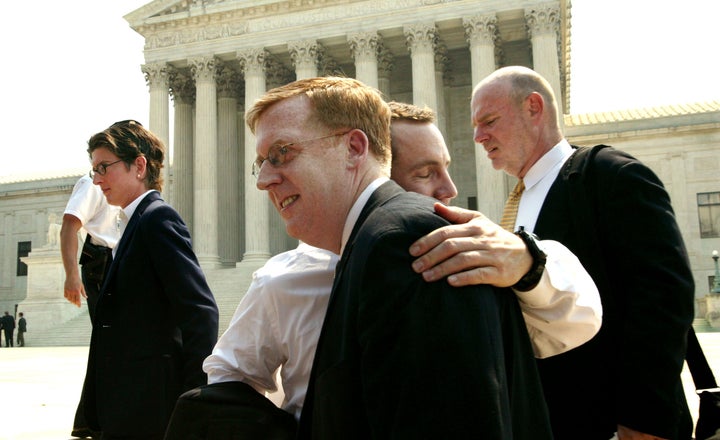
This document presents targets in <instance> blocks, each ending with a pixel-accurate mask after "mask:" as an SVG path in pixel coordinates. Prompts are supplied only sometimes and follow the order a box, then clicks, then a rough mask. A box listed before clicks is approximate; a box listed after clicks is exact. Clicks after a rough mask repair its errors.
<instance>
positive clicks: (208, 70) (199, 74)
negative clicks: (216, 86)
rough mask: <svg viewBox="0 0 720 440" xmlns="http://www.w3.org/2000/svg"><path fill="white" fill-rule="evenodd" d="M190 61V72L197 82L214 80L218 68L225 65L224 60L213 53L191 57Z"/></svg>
mask: <svg viewBox="0 0 720 440" xmlns="http://www.w3.org/2000/svg"><path fill="white" fill-rule="evenodd" d="M188 61H189V62H190V72H191V74H192V77H193V78H194V79H195V82H196V83H198V82H214V81H215V80H216V78H217V73H218V70H219V69H220V67H221V66H222V65H223V63H222V61H220V60H219V59H218V58H215V57H214V56H212V55H208V56H202V57H196V58H191V59H189V60H188Z"/></svg>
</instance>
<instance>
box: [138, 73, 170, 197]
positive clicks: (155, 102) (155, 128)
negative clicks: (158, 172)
mask: <svg viewBox="0 0 720 440" xmlns="http://www.w3.org/2000/svg"><path fill="white" fill-rule="evenodd" d="M141 69H142V72H143V73H144V74H145V82H146V83H147V84H148V86H149V88H150V115H149V116H150V120H149V122H148V125H147V128H148V129H149V130H150V131H152V132H153V133H154V134H155V135H156V136H157V137H159V138H160V140H161V141H163V143H164V144H165V160H164V167H163V182H164V184H165V185H167V184H168V182H169V181H170V179H169V176H170V100H169V97H170V76H171V75H172V73H173V67H172V66H170V65H169V64H166V63H152V64H143V65H142V66H141ZM130 119H131V118H130ZM163 192H167V190H165V191H163Z"/></svg>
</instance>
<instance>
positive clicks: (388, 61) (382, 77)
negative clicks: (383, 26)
mask: <svg viewBox="0 0 720 440" xmlns="http://www.w3.org/2000/svg"><path fill="white" fill-rule="evenodd" d="M377 63H378V64H377V67H378V90H380V92H381V93H382V94H383V96H384V97H385V99H387V100H389V99H390V74H391V73H392V71H393V69H394V68H395V57H394V56H393V54H392V53H391V52H390V51H389V50H388V48H387V47H385V45H381V46H380V48H379V49H378V61H377Z"/></svg>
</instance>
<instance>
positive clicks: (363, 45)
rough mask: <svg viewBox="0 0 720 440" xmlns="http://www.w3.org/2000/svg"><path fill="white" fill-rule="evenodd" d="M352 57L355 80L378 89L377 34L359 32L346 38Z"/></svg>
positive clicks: (378, 40) (379, 42)
mask: <svg viewBox="0 0 720 440" xmlns="http://www.w3.org/2000/svg"><path fill="white" fill-rule="evenodd" d="M347 39H348V44H349V45H350V51H351V54H352V57H353V58H354V59H355V78H356V79H358V80H360V81H362V82H363V83H365V84H367V85H368V86H370V87H375V88H376V89H379V82H378V47H379V45H380V44H381V39H380V36H379V35H378V33H377V32H361V33H356V34H352V35H348V36H347Z"/></svg>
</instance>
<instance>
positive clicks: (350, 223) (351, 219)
mask: <svg viewBox="0 0 720 440" xmlns="http://www.w3.org/2000/svg"><path fill="white" fill-rule="evenodd" d="M388 180H390V179H389V178H387V177H378V178H377V179H375V180H373V181H372V182H370V184H369V185H368V186H367V187H365V189H364V190H363V192H362V193H360V197H358V198H357V200H355V203H354V204H353V206H352V208H351V209H350V212H349V213H348V216H347V218H346V219H345V227H344V228H343V234H342V244H341V245H340V255H342V254H343V251H344V250H345V244H346V243H347V241H348V240H349V239H350V234H351V233H352V230H353V228H354V227H355V223H356V222H357V220H358V217H360V212H361V211H362V209H363V208H364V207H365V204H366V203H367V201H368V200H369V199H370V196H371V195H372V193H374V192H375V190H376V189H378V188H380V186H381V185H382V184H383V183H385V182H387V181H388Z"/></svg>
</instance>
